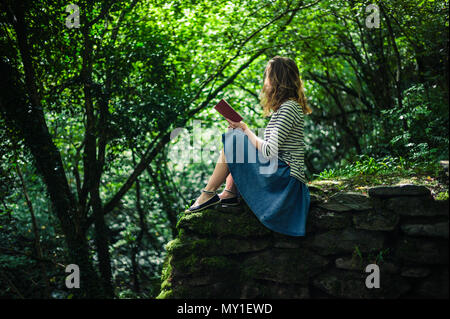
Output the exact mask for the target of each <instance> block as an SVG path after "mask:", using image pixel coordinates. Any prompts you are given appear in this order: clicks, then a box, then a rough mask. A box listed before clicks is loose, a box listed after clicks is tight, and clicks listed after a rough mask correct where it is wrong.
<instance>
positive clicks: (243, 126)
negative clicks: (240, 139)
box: [226, 119, 247, 131]
mask: <svg viewBox="0 0 450 319" xmlns="http://www.w3.org/2000/svg"><path fill="white" fill-rule="evenodd" d="M226 120H227V121H228V123H229V124H230V125H229V126H228V127H231V128H240V129H241V130H242V131H245V130H246V129H247V124H245V123H244V122H242V121H240V122H233V121H232V120H230V119H226Z"/></svg>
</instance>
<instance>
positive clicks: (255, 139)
mask: <svg viewBox="0 0 450 319" xmlns="http://www.w3.org/2000/svg"><path fill="white" fill-rule="evenodd" d="M226 120H227V121H228V123H230V126H229V127H232V128H240V129H242V131H244V133H245V134H246V135H247V136H248V139H249V140H250V142H251V143H252V144H253V146H255V148H256V149H257V150H259V151H261V147H262V145H263V143H264V140H263V139H261V138H259V137H258V136H256V134H255V133H253V131H252V130H251V129H249V128H248V126H247V124H245V123H244V122H242V121H241V122H233V121H231V120H229V119H226Z"/></svg>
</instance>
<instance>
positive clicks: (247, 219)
mask: <svg viewBox="0 0 450 319" xmlns="http://www.w3.org/2000/svg"><path fill="white" fill-rule="evenodd" d="M177 227H179V228H180V229H183V228H186V229H189V230H191V231H193V232H195V233H198V234H202V235H206V236H226V235H234V236H241V237H248V236H262V235H267V234H270V230H269V229H267V228H266V227H265V226H264V225H262V224H261V222H260V221H259V220H258V219H257V218H256V216H255V215H254V214H253V213H252V212H250V211H245V212H244V213H242V214H239V215H236V214H227V213H222V212H218V211H214V210H204V211H202V212H199V213H190V214H186V215H185V216H183V217H182V218H181V219H180V220H179V222H178V224H177Z"/></svg>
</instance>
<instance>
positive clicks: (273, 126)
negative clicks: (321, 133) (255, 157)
mask: <svg viewBox="0 0 450 319" xmlns="http://www.w3.org/2000/svg"><path fill="white" fill-rule="evenodd" d="M303 123H304V116H303V110H302V107H301V106H300V105H299V104H298V103H297V102H295V101H292V100H287V101H285V102H283V103H282V104H281V106H280V108H279V109H278V110H277V111H276V112H274V113H273V114H272V117H271V118H270V121H269V124H267V127H266V129H265V131H264V142H263V143H262V145H261V152H262V155H263V156H264V157H265V158H266V159H269V158H271V157H273V156H277V154H278V158H279V159H281V160H283V161H284V162H286V163H288V164H289V165H290V168H291V176H293V177H295V178H297V179H298V180H300V181H301V182H303V183H305V184H307V180H306V177H305V172H304V150H305V143H304V136H303Z"/></svg>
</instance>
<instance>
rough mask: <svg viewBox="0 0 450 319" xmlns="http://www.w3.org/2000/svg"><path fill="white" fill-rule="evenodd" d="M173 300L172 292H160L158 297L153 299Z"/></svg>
mask: <svg viewBox="0 0 450 319" xmlns="http://www.w3.org/2000/svg"><path fill="white" fill-rule="evenodd" d="M170 298H173V291H172V290H161V292H160V293H159V295H158V296H156V298H155V299H170Z"/></svg>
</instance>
